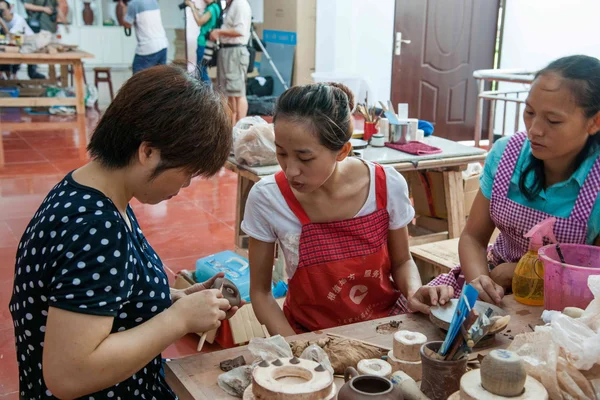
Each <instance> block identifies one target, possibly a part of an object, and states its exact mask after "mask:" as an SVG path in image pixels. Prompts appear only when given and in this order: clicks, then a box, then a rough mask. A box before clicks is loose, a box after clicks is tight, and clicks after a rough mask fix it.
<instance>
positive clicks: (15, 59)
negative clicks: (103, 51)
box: [0, 51, 94, 64]
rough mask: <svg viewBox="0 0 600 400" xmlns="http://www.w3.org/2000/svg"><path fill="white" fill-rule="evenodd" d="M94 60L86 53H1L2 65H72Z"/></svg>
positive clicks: (91, 55) (0, 60) (0, 61)
mask: <svg viewBox="0 0 600 400" xmlns="http://www.w3.org/2000/svg"><path fill="white" fill-rule="evenodd" d="M84 58H94V55H93V54H91V53H87V52H85V51H69V52H65V53H55V54H49V53H27V54H25V53H0V64H48V63H49V62H52V63H53V64H63V63H64V64H70V63H72V62H73V60H81V59H84Z"/></svg>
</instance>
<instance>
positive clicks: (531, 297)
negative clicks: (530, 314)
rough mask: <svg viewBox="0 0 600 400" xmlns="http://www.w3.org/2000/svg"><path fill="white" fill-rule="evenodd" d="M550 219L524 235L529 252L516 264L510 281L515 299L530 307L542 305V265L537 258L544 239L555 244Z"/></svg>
mask: <svg viewBox="0 0 600 400" xmlns="http://www.w3.org/2000/svg"><path fill="white" fill-rule="evenodd" d="M555 222H556V218H554V217H550V218H548V219H545V220H544V221H542V222H540V223H539V224H537V225H536V226H534V227H533V228H531V230H530V231H529V232H528V233H527V234H526V235H525V237H526V238H529V239H530V241H529V250H528V251H527V253H525V255H524V256H523V257H521V259H520V260H519V263H518V264H517V267H516V268H515V273H514V275H513V280H512V290H513V294H514V295H515V299H516V300H517V301H518V302H520V303H523V304H527V305H530V306H543V305H544V264H542V261H541V260H540V259H539V258H538V250H539V249H540V248H541V247H542V246H544V237H546V238H548V239H549V240H550V241H552V243H556V242H557V240H556V237H555V236H554V223H555Z"/></svg>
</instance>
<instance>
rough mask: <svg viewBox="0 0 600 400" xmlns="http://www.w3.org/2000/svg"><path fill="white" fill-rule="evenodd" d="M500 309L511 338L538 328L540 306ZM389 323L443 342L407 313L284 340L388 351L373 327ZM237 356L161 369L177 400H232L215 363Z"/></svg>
mask: <svg viewBox="0 0 600 400" xmlns="http://www.w3.org/2000/svg"><path fill="white" fill-rule="evenodd" d="M501 307H502V308H503V309H504V310H505V311H506V312H508V313H509V314H510V315H511V321H510V323H509V324H508V327H507V330H510V335H512V336H514V335H517V334H519V333H523V332H530V331H531V330H530V329H529V327H528V324H532V325H538V324H540V323H541V319H540V315H541V313H542V311H543V307H531V306H526V305H523V304H520V303H517V302H516V301H515V300H514V298H513V296H507V297H505V298H504V300H503V302H502V304H501ZM392 320H394V321H400V322H401V323H400V326H399V328H398V329H406V330H412V331H417V332H422V333H423V334H424V335H426V336H427V338H428V340H442V339H443V336H444V334H443V332H442V331H441V330H440V329H439V328H437V327H435V326H434V325H433V324H432V323H431V322H429V320H428V318H427V316H425V315H422V314H407V315H398V316H395V317H389V318H382V319H379V320H373V321H367V322H361V323H358V324H352V325H346V326H340V327H336V328H331V329H325V330H323V331H322V332H313V333H306V334H303V335H297V336H291V337H288V338H286V340H287V341H288V342H291V341H293V340H316V339H319V338H322V337H325V335H326V334H327V333H331V334H335V335H341V336H344V337H348V338H353V339H358V340H362V341H366V342H369V343H373V344H375V345H377V346H383V347H388V348H389V347H392V346H393V333H392V332H390V333H383V334H382V333H378V332H377V326H379V325H380V324H384V323H388V322H389V321H392ZM510 343H511V340H510V339H509V338H508V337H507V336H504V335H502V334H500V335H496V344H495V345H494V346H492V347H489V348H487V349H482V350H480V351H479V352H478V353H479V354H487V353H488V352H489V351H491V350H492V349H494V348H506V347H507V346H508V345H509V344H510ZM240 355H241V356H244V358H245V359H246V362H248V363H250V362H252V361H253V359H252V357H251V355H250V352H249V351H248V349H247V347H246V346H242V347H237V348H233V349H227V350H222V351H218V352H213V353H200V354H197V355H193V356H190V357H185V358H181V359H178V360H171V361H169V362H168V363H167V364H166V366H165V371H166V377H167V382H168V383H169V385H170V386H171V388H172V389H173V390H174V391H175V393H176V394H177V395H178V396H179V398H181V399H207V400H214V399H233V397H231V396H229V395H227V394H226V393H225V392H223V391H222V390H221V389H220V388H219V387H218V385H217V378H218V376H219V375H221V374H222V371H221V370H220V369H219V363H220V362H221V361H223V360H228V359H232V358H235V357H238V356H240Z"/></svg>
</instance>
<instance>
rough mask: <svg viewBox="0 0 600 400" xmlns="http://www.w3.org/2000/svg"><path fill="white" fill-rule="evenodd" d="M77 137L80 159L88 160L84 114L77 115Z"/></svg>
mask: <svg viewBox="0 0 600 400" xmlns="http://www.w3.org/2000/svg"><path fill="white" fill-rule="evenodd" d="M77 137H78V138H79V159H80V160H87V159H88V156H87V145H88V136H87V129H86V125H85V115H83V114H80V115H77Z"/></svg>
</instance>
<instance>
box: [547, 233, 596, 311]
mask: <svg viewBox="0 0 600 400" xmlns="http://www.w3.org/2000/svg"><path fill="white" fill-rule="evenodd" d="M560 250H561V252H562V254H563V257H564V259H565V263H564V264H562V263H561V262H560V257H559V256H558V252H557V250H556V245H555V244H552V245H549V246H545V247H542V248H541V249H540V250H539V253H538V254H539V256H540V260H542V262H543V263H544V308H545V309H546V310H557V311H562V310H563V309H564V308H565V307H579V308H583V309H585V308H586V307H587V306H588V304H590V302H591V301H592V300H593V299H594V296H593V294H592V292H591V291H590V289H589V288H588V284H587V281H588V277H589V276H590V275H600V247H596V246H586V245H581V244H561V245H560Z"/></svg>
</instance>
